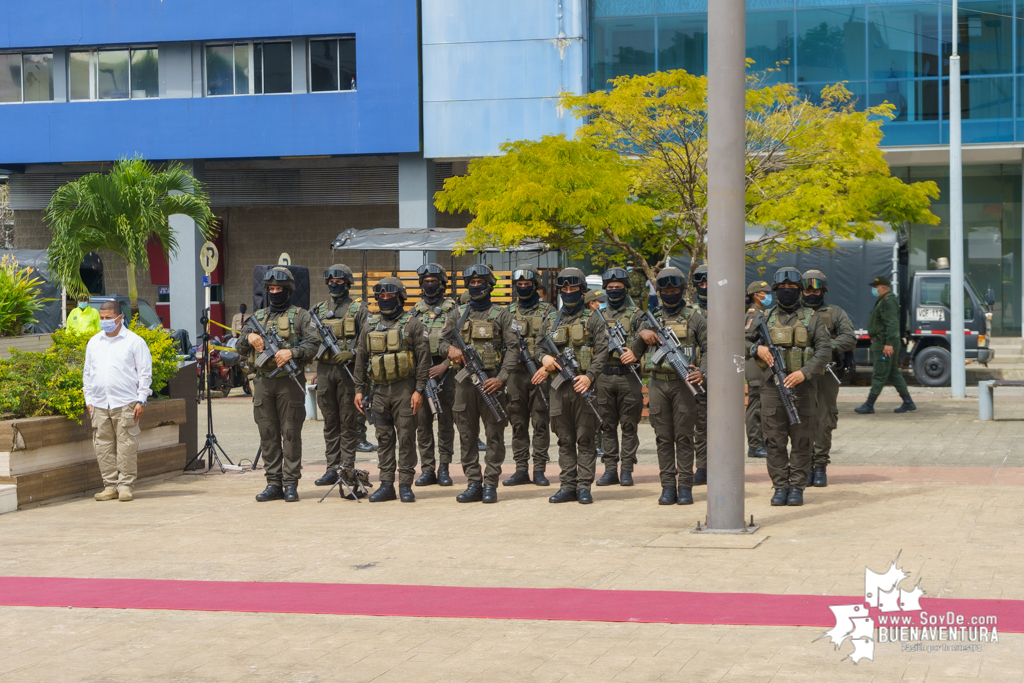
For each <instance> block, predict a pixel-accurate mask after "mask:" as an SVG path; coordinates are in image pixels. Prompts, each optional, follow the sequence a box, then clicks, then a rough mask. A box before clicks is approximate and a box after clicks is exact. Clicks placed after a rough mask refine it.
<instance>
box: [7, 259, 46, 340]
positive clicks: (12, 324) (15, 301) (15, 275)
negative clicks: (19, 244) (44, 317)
mask: <svg viewBox="0 0 1024 683" xmlns="http://www.w3.org/2000/svg"><path fill="white" fill-rule="evenodd" d="M42 282H43V281H42V279H41V278H38V277H32V269H31V268H19V267H18V262H17V261H16V260H15V259H14V256H13V255H12V254H5V255H4V257H3V259H0V337H14V336H17V335H19V334H21V331H22V330H23V329H24V327H25V325H28V324H29V323H34V322H36V319H35V314H36V311H38V310H39V309H40V308H42V307H43V304H44V303H46V302H47V301H53V299H43V298H41V297H40V296H39V292H38V291H36V287H38V286H39V285H40V284H42Z"/></svg>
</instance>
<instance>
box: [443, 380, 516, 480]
mask: <svg viewBox="0 0 1024 683" xmlns="http://www.w3.org/2000/svg"><path fill="white" fill-rule="evenodd" d="M455 384H456V389H455V407H454V411H455V415H456V418H455V424H456V425H458V427H459V441H460V443H461V445H462V457H461V462H462V472H463V473H464V474H465V475H466V480H467V481H469V482H470V483H472V482H477V483H483V484H484V485H485V486H497V485H498V479H499V478H500V477H501V465H502V463H504V462H505V426H506V425H507V424H508V419H507V418H506V419H504V420H501V421H498V420H496V419H494V414H493V413H492V412H491V409H490V408H488V407H487V404H486V403H485V402H484V399H483V397H482V396H480V394H479V393H478V392H477V390H476V387H474V386H473V384H472V382H470V381H469V379H466V380H464V381H462V382H456V383H455ZM494 397H495V398H497V399H498V403H499V404H500V405H501V406H502V407H503V408H504V409H505V413H506V415H507V414H508V395H507V394H506V393H505V392H504V391H499V392H497V393H496V394H494ZM481 420H483V423H484V434H485V435H486V437H487V452H486V453H485V454H484V464H485V470H484V471H483V473H481V471H480V450H479V449H478V447H477V440H478V439H479V438H480V421H481Z"/></svg>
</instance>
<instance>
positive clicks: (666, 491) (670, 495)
mask: <svg viewBox="0 0 1024 683" xmlns="http://www.w3.org/2000/svg"><path fill="white" fill-rule="evenodd" d="M677 500H678V498H677V497H676V487H675V486H662V487H661V498H659V499H658V505H675V504H676V501H677Z"/></svg>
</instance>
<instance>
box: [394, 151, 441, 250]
mask: <svg viewBox="0 0 1024 683" xmlns="http://www.w3.org/2000/svg"><path fill="white" fill-rule="evenodd" d="M434 183H435V179H434V161H433V159H424V158H423V155H422V154H420V153H418V152H415V153H410V154H399V155H398V227H399V228H401V229H402V230H425V229H427V228H433V227H435V225H436V216H437V212H436V210H435V209H434V191H435V188H434ZM425 253H426V252H422V251H403V252H402V253H401V255H400V257H399V268H401V269H402V270H415V269H416V268H417V267H418V266H420V265H421V264H423V263H424V257H425Z"/></svg>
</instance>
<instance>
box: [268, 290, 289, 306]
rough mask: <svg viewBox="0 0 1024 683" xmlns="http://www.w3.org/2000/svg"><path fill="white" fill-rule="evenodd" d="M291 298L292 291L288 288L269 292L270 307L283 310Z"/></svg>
mask: <svg viewBox="0 0 1024 683" xmlns="http://www.w3.org/2000/svg"><path fill="white" fill-rule="evenodd" d="M291 298H292V293H291V292H289V291H288V290H287V289H282V290H281V291H280V292H267V300H268V301H269V302H270V308H271V309H273V310H275V311H283V310H285V309H286V308H288V300H289V299H291Z"/></svg>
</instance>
